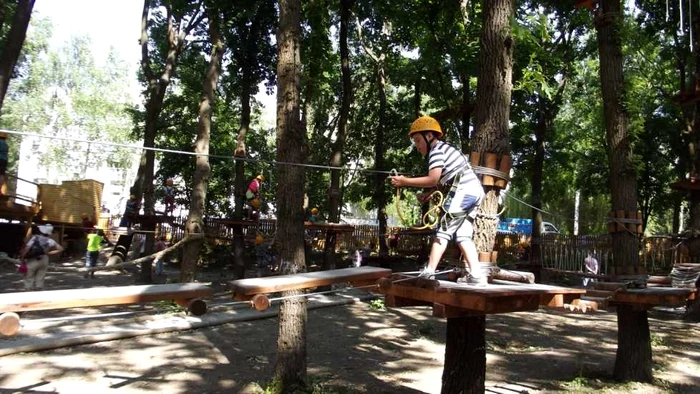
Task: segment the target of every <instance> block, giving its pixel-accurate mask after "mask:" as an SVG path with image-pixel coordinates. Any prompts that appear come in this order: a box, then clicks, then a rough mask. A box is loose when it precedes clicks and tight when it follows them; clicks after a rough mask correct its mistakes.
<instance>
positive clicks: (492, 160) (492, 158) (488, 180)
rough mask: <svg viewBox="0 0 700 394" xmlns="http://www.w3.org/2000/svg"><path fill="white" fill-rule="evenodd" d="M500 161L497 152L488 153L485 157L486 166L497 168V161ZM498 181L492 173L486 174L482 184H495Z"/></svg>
mask: <svg viewBox="0 0 700 394" xmlns="http://www.w3.org/2000/svg"><path fill="white" fill-rule="evenodd" d="M497 161H498V155H496V154H495V153H487V154H486V155H485V158H484V167H486V168H492V169H496V162H497ZM495 183H496V182H495V181H494V179H493V176H491V175H484V178H483V180H482V181H481V184H482V185H484V186H493V185H494V184H495Z"/></svg>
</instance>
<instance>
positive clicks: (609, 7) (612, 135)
mask: <svg viewBox="0 0 700 394" xmlns="http://www.w3.org/2000/svg"><path fill="white" fill-rule="evenodd" d="M622 16H623V9H622V6H621V4H620V0H603V2H602V9H600V10H599V11H598V12H597V14H596V18H595V26H596V30H597V31H598V54H599V57H600V84H601V91H602V95H603V115H604V117H605V135H606V141H607V145H608V160H609V162H610V189H611V201H612V210H613V212H615V211H618V210H621V211H624V212H636V211H637V178H636V174H635V169H634V166H633V163H632V147H631V145H630V142H629V137H628V133H627V123H628V116H627V113H626V111H625V108H624V106H623V103H624V102H625V97H624V83H623V73H622V44H621V38H620V34H619V33H620V29H621V28H622V24H623V23H622ZM612 249H613V262H614V268H615V273H616V274H633V273H636V270H637V267H638V265H639V240H638V239H637V236H636V235H635V234H633V233H631V232H629V231H624V232H615V233H612ZM625 309H626V307H621V309H620V307H618V359H617V361H616V363H615V364H616V368H615V378H617V379H620V380H639V381H647V379H648V377H650V376H651V351H650V350H648V349H646V347H648V346H649V329H648V323H647V317H646V312H645V313H644V314H640V313H633V312H631V311H626V310H625ZM642 325H643V327H641V326H642ZM644 327H646V328H644ZM644 333H645V334H644ZM644 335H646V338H642V336H644ZM621 352H623V353H624V354H625V356H626V357H630V359H632V360H636V361H635V362H634V366H635V368H636V369H635V370H631V369H628V368H624V367H619V368H618V366H622V365H623V364H625V363H627V359H626V358H625V359H620V358H619V356H620V354H622V353H621ZM644 359H646V361H643V360H644Z"/></svg>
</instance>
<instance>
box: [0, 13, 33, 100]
mask: <svg viewBox="0 0 700 394" xmlns="http://www.w3.org/2000/svg"><path fill="white" fill-rule="evenodd" d="M2 6H3V7H2V8H3V15H2V16H3V21H4V8H5V4H4V2H3V4H2ZM33 8H34V0H19V2H18V3H17V8H16V9H15V15H14V17H13V18H12V25H11V26H10V31H9V32H8V33H7V39H6V40H5V47H4V48H3V51H2V55H0V112H2V105H3V103H4V102H5V95H6V94H7V88H8V86H10V79H12V73H13V71H14V69H15V65H16V64H17V59H18V58H19V55H20V53H21V52H22V46H23V45H24V39H25V37H26V36H27V26H29V19H31V16H32V9H33Z"/></svg>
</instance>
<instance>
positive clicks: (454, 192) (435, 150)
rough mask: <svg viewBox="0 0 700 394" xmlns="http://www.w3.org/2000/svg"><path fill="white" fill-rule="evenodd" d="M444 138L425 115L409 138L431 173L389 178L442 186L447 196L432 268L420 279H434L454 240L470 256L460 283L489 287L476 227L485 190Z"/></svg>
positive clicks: (408, 183)
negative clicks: (479, 250) (478, 248)
mask: <svg viewBox="0 0 700 394" xmlns="http://www.w3.org/2000/svg"><path fill="white" fill-rule="evenodd" d="M442 136H443V132H442V127H440V123H438V121H437V120H435V119H434V118H431V117H430V116H421V117H419V118H418V119H416V120H415V121H414V122H413V123H412V124H411V129H410V131H409V132H408V137H409V139H410V140H411V143H412V144H413V146H415V147H416V149H417V150H418V152H420V154H421V155H423V157H425V158H427V159H428V174H427V175H424V176H419V177H414V178H407V177H405V176H403V175H397V176H390V177H389V178H390V179H391V184H392V185H393V186H394V187H397V188H398V187H417V188H430V187H435V186H438V185H439V187H440V189H441V190H442V191H443V193H444V195H445V200H444V203H443V205H442V214H441V215H440V220H439V223H438V226H437V229H436V230H437V231H436V234H435V238H434V240H433V245H432V247H431V249H430V257H429V260H428V266H427V267H426V268H425V269H424V270H423V271H422V272H421V273H420V276H421V277H432V276H434V273H435V270H436V269H437V266H438V264H439V263H440V259H441V258H442V255H443V253H445V250H446V249H447V245H448V243H449V242H450V241H452V240H454V241H455V242H456V243H457V245H459V249H460V250H461V252H462V254H463V255H464V256H465V257H466V260H467V263H468V268H469V270H468V273H467V275H466V276H464V277H461V278H459V279H458V280H457V281H458V282H465V283H466V284H472V285H477V286H486V285H487V284H488V278H487V274H486V272H485V271H486V270H485V268H484V267H482V264H481V263H480V262H479V256H478V253H477V251H476V245H474V241H473V236H474V227H473V225H472V222H473V220H474V218H475V217H476V210H477V208H478V207H479V205H480V204H481V200H482V199H483V197H484V188H483V187H482V186H481V182H480V181H479V178H478V177H477V176H476V174H475V173H474V170H472V167H471V165H470V164H469V161H468V160H467V158H466V156H464V154H462V152H461V151H460V150H459V149H458V148H457V147H455V146H454V145H451V144H449V143H447V142H444V141H442V140H440V138H441V137H442Z"/></svg>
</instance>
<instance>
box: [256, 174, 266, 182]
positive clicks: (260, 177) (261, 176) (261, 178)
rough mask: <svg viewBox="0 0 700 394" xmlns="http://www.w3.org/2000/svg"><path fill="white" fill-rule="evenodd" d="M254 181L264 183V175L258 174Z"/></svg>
mask: <svg viewBox="0 0 700 394" xmlns="http://www.w3.org/2000/svg"><path fill="white" fill-rule="evenodd" d="M255 179H257V180H259V181H260V182H265V175H263V174H260V175H258V176H256V177H255Z"/></svg>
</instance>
